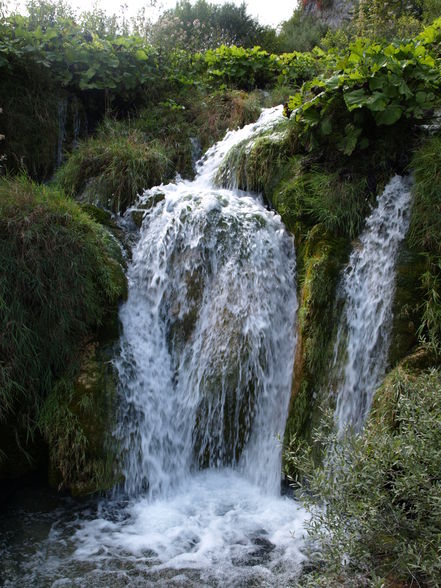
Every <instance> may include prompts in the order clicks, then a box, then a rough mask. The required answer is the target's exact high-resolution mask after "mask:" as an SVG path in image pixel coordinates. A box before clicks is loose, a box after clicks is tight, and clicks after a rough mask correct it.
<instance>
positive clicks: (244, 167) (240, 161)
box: [217, 121, 291, 194]
mask: <svg viewBox="0 0 441 588" xmlns="http://www.w3.org/2000/svg"><path fill="white" fill-rule="evenodd" d="M286 126H287V121H282V122H281V123H280V124H279V125H278V126H277V127H275V128H274V129H272V130H271V131H268V132H265V133H263V134H262V135H261V136H259V137H257V138H256V137H253V138H251V139H247V140H245V141H243V142H242V143H239V145H236V146H235V147H233V148H232V149H231V151H230V152H229V154H228V155H227V157H226V158H225V159H224V161H223V162H222V164H221V166H220V168H219V170H218V173H217V183H218V184H220V185H222V186H230V185H233V186H237V187H238V188H241V189H243V190H249V191H254V192H263V193H264V194H268V193H269V192H270V190H271V188H272V187H273V186H274V184H275V183H276V182H277V181H278V179H279V176H280V173H281V170H282V169H283V168H284V164H285V163H286V161H287V159H288V156H289V153H290V151H291V145H290V144H289V141H288V140H287V135H286V132H285V131H286ZM233 174H234V175H233Z"/></svg>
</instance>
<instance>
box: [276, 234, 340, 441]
mask: <svg viewBox="0 0 441 588" xmlns="http://www.w3.org/2000/svg"><path fill="white" fill-rule="evenodd" d="M298 241H301V244H300V246H298V248H297V254H298V257H297V261H298V266H299V267H298V282H299V284H300V289H299V301H300V304H299V310H298V333H297V349H296V356H295V361H294V371H293V382H292V389H291V401H290V407H289V414H288V420H287V424H286V429H285V442H286V443H289V441H290V439H291V437H293V436H295V437H297V438H300V439H306V440H308V441H309V440H310V434H311V430H312V428H313V427H314V426H315V425H316V424H317V423H318V420H319V418H320V415H321V411H320V408H321V407H322V406H323V403H324V402H325V401H327V397H326V390H325V392H324V389H325V388H326V385H327V384H329V382H330V379H331V374H330V372H329V368H330V366H331V364H332V354H333V343H334V340H335V334H336V328H337V325H338V313H339V307H338V305H337V304H336V300H335V293H336V288H337V284H338V281H339V277H340V273H341V269H342V268H343V267H344V263H345V262H346V260H347V257H348V254H349V242H348V241H347V239H344V238H342V237H340V238H334V237H332V236H330V235H329V234H327V233H326V231H325V230H324V229H323V227H322V226H321V225H315V226H314V227H313V228H312V229H310V230H309V231H308V232H307V233H306V234H303V235H302V234H301V235H300V236H299V238H298V239H297V238H296V242H298Z"/></svg>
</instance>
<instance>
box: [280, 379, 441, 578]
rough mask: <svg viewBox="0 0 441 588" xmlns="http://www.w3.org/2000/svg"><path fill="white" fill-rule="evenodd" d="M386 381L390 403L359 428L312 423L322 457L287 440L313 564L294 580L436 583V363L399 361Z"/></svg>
mask: <svg viewBox="0 0 441 588" xmlns="http://www.w3.org/2000/svg"><path fill="white" fill-rule="evenodd" d="M385 386H386V387H387V388H388V389H387V390H385V389H384V388H383V389H380V391H379V392H378V394H381V395H383V394H385V395H386V397H387V403H388V405H389V406H390V409H388V410H386V411H382V410H379V409H377V412H376V413H374V414H373V416H372V418H371V420H370V422H369V423H368V425H367V427H366V429H365V431H364V433H361V434H359V435H355V434H353V433H350V432H348V434H347V435H346V436H345V437H344V439H336V437H335V435H333V434H332V433H330V431H329V426H328V425H327V424H326V421H325V423H324V425H323V426H322V428H321V430H319V431H316V433H315V440H316V442H318V443H320V444H321V445H322V446H323V447H328V457H327V459H325V460H324V461H323V463H321V464H317V463H314V460H313V459H312V454H311V448H310V447H307V446H306V445H302V444H297V443H296V442H295V441H293V446H292V448H291V451H290V452H289V453H288V455H287V461H286V463H287V467H288V469H289V470H290V471H295V472H296V480H297V482H296V483H299V482H300V483H301V484H302V486H301V489H300V491H301V492H302V496H303V499H304V501H305V502H306V504H307V505H308V507H309V509H310V512H311V519H310V521H309V523H308V525H307V527H308V532H309V539H308V541H309V547H310V548H311V551H310V562H309V569H310V570H311V571H309V572H307V573H305V574H304V576H303V578H301V579H300V585H303V586H311V587H312V586H314V587H315V586H326V587H327V586H347V587H354V588H356V587H360V586H371V587H377V586H392V585H401V584H400V582H404V583H405V584H404V585H412V584H414V585H417V586H427V587H430V588H435V587H437V586H439V579H440V577H441V558H440V547H439V536H440V533H441V503H440V500H439V497H440V492H441V480H440V475H439V472H440V471H441V448H440V443H439V423H440V420H441V373H440V372H439V371H432V372H429V373H421V374H420V375H418V376H413V375H411V374H409V373H406V372H405V371H403V370H402V369H401V368H399V369H397V370H395V371H394V372H392V373H391V375H390V376H389V377H388V380H387V382H386V384H385ZM380 401H381V397H380ZM331 418H332V417H331ZM394 582H395V583H394Z"/></svg>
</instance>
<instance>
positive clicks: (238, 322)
mask: <svg viewBox="0 0 441 588" xmlns="http://www.w3.org/2000/svg"><path fill="white" fill-rule="evenodd" d="M279 116H280V112H279V109H271V110H270V111H269V112H268V111H264V113H263V115H262V116H261V118H260V119H259V121H258V122H257V123H255V124H253V125H248V127H245V128H243V129H241V130H240V131H236V132H231V133H228V134H227V136H226V137H225V139H224V140H223V141H221V142H220V143H218V144H217V145H216V146H215V147H214V148H212V149H211V150H210V151H209V152H208V153H207V155H206V157H205V158H204V160H203V161H202V162H200V163H199V164H198V175H197V177H196V179H195V181H193V182H189V181H177V182H176V183H173V184H169V185H167V186H160V187H158V188H154V189H152V190H149V191H147V192H146V193H145V194H144V196H143V198H142V199H141V204H142V205H144V206H147V207H149V206H151V207H150V208H149V209H148V212H147V214H146V216H145V219H144V223H143V226H142V229H141V235H140V239H139V242H138V244H137V246H136V248H135V250H134V252H133V261H132V264H131V266H130V269H129V274H128V277H129V298H128V301H127V303H126V305H125V307H124V308H123V310H122V312H121V320H122V323H123V332H124V335H123V338H122V345H121V355H120V358H119V359H118V360H117V362H116V363H117V368H118V372H119V381H120V384H121V416H120V420H119V428H118V431H117V433H116V436H117V438H118V441H119V446H120V447H121V449H122V451H123V454H124V457H125V459H124V462H123V470H124V476H125V489H126V491H127V492H128V493H129V494H130V495H137V494H139V493H141V492H147V493H148V495H150V496H152V497H158V496H162V495H163V494H164V493H165V494H166V493H167V492H168V491H169V490H170V488H171V487H173V485H174V484H176V482H178V481H181V480H182V479H183V478H185V477H186V476H188V475H191V472H192V470H194V469H198V468H201V467H209V468H216V467H221V466H226V465H231V466H235V467H236V468H238V469H239V470H241V471H242V472H244V473H246V476H247V477H248V478H250V479H253V480H255V481H256V482H258V483H259V485H260V486H261V487H262V488H264V489H266V490H268V491H271V492H274V493H277V492H278V490H279V485H280V447H279V444H278V443H277V440H276V435H283V431H284V426H285V419H286V414H287V408H288V401H289V394H290V380H291V373H292V362H293V357H294V345H295V341H294V332H295V329H294V320H295V312H296V309H297V300H296V294H295V281H294V249H293V242H292V238H291V237H290V236H289V235H288V234H287V232H286V231H285V229H284V227H283V225H282V223H281V220H280V217H279V216H278V215H276V214H275V213H274V212H270V211H268V210H266V209H265V208H264V207H263V205H262V203H261V202H260V201H259V200H258V199H256V198H254V197H252V196H251V195H249V194H246V193H244V192H239V191H237V190H236V191H231V190H225V189H217V188H216V187H215V186H214V185H213V175H214V174H215V172H216V170H217V168H218V165H219V162H220V161H221V160H222V158H223V157H224V155H225V154H226V153H227V152H228V151H229V149H230V148H231V147H232V146H233V145H234V144H235V143H236V142H237V141H240V140H243V138H244V136H251V135H256V134H258V133H259V132H260V131H262V130H263V129H265V128H267V126H268V125H271V123H272V122H273V121H275V120H278V118H279Z"/></svg>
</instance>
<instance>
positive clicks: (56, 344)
mask: <svg viewBox="0 0 441 588" xmlns="http://www.w3.org/2000/svg"><path fill="white" fill-rule="evenodd" d="M116 250H118V247H117V246H116V245H115V242H114V239H113V238H112V237H111V236H110V235H109V233H108V232H107V231H106V230H105V229H104V228H102V227H101V226H100V225H97V224H96V223H95V222H94V221H92V220H91V219H90V217H89V216H87V215H86V214H85V212H83V211H81V209H80V208H79V207H78V206H77V205H76V204H75V203H74V202H71V201H69V200H68V199H66V198H65V197H64V196H63V194H62V193H60V192H58V191H57V190H55V189H53V188H47V187H42V186H38V185H36V184H33V183H32V182H30V181H29V180H28V179H26V178H16V179H15V180H2V181H0V264H1V267H2V268H3V269H4V271H3V272H2V274H1V275H0V326H1V329H0V330H1V333H2V337H1V338H0V357H1V361H0V391H1V396H0V419H1V420H2V421H3V422H7V423H8V425H9V426H10V427H11V428H12V429H13V431H14V436H15V438H16V443H17V445H18V446H20V447H23V448H26V446H27V444H28V445H29V444H30V445H31V446H32V435H33V434H34V433H35V420H36V419H38V415H39V411H40V409H41V407H42V405H43V404H44V403H45V400H46V398H47V397H48V395H50V393H51V390H52V389H53V387H54V386H58V384H57V382H58V381H59V380H60V378H62V377H64V376H66V374H69V373H71V372H74V371H75V370H74V366H75V365H76V362H77V359H78V353H79V349H80V348H81V346H82V345H83V344H84V341H85V340H86V339H87V338H88V337H90V335H91V334H92V333H93V332H94V331H96V330H97V329H98V327H99V326H100V325H103V324H104V323H105V322H106V318H107V317H109V316H112V314H113V316H115V313H116V309H117V304H118V301H119V300H120V299H121V297H122V296H123V295H124V294H125V291H126V280H125V277H124V273H123V270H122V268H121V266H120V264H119V262H118V261H117V259H115V251H116ZM66 377H68V376H66ZM57 389H61V388H59V387H58V388H57ZM28 441H29V443H26V442H28ZM79 441H80V439H79ZM0 449H1V448H0ZM3 451H4V450H3Z"/></svg>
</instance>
